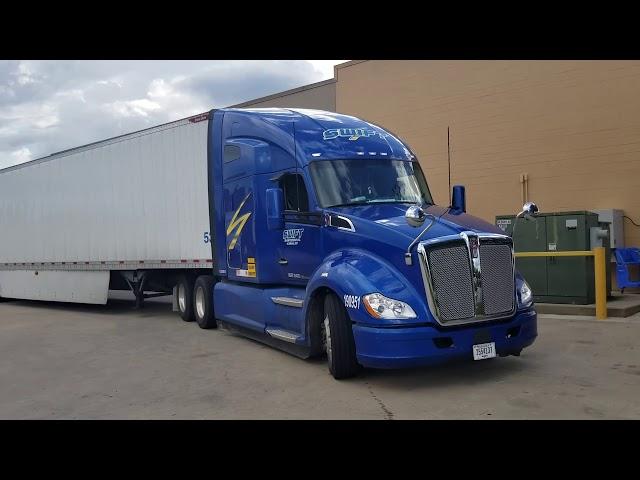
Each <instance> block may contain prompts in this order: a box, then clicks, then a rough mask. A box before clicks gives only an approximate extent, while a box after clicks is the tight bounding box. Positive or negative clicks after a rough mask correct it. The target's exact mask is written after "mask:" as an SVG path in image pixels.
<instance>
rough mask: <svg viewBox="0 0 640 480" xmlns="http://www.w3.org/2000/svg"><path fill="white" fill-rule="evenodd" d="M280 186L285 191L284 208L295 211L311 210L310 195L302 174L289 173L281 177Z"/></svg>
mask: <svg viewBox="0 0 640 480" xmlns="http://www.w3.org/2000/svg"><path fill="white" fill-rule="evenodd" d="M280 188H281V189H282V191H283V192H284V209H285V210H290V211H295V212H308V211H309V196H308V195H307V188H306V187H305V186H304V180H303V179H302V175H299V174H297V173H287V174H286V175H283V176H282V178H281V179H280Z"/></svg>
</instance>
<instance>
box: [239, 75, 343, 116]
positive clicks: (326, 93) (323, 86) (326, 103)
mask: <svg viewBox="0 0 640 480" xmlns="http://www.w3.org/2000/svg"><path fill="white" fill-rule="evenodd" d="M233 106H234V107H254V108H266V107H280V108H286V107H291V108H313V109H318V110H328V111H330V112H335V111H336V82H335V80H334V79H330V80H325V81H323V82H318V83H312V84H310V85H305V86H304V87H300V88H294V89H292V90H287V91H286V92H281V93H276V94H274V95H269V96H267V97H262V98H256V99H255V100H250V101H248V102H244V103H240V104H238V105H233Z"/></svg>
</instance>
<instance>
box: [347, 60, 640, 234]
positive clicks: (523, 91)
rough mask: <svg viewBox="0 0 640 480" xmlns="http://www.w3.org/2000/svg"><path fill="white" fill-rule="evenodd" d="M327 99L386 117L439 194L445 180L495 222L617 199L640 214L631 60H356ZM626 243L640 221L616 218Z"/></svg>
mask: <svg viewBox="0 0 640 480" xmlns="http://www.w3.org/2000/svg"><path fill="white" fill-rule="evenodd" d="M335 72H336V81H337V83H336V110H337V111H338V112H341V113H346V114H350V115H355V116H358V117H362V118H364V119H366V120H369V121H371V122H373V123H377V124H379V125H380V126H383V127H385V128H388V129H389V130H391V131H392V132H394V133H395V134H397V135H398V136H399V137H401V138H402V139H404V140H405V141H406V142H407V143H408V144H409V145H410V146H411V148H412V150H413V151H414V153H416V155H417V156H418V158H419V160H420V163H421V165H422V167H423V169H424V170H425V173H426V175H427V178H428V180H429V184H430V187H431V190H432V193H433V194H434V197H435V199H436V202H438V203H440V204H448V203H449V199H448V171H447V170H448V169H447V126H449V127H450V131H451V135H450V139H451V179H452V184H464V185H465V186H466V187H467V208H468V211H469V212H470V213H472V214H474V215H477V216H480V217H482V218H484V219H486V220H488V221H491V222H493V221H494V220H495V216H496V215H498V214H509V213H516V212H518V211H519V210H520V208H521V206H522V193H521V183H520V178H521V175H522V174H525V173H526V174H527V177H528V179H529V182H528V183H529V199H530V200H534V201H536V202H537V203H538V205H539V207H540V209H541V211H547V212H549V211H557V210H589V209H596V208H621V209H623V210H624V212H625V214H626V215H628V216H630V217H632V218H633V219H634V220H635V221H636V223H640V62H639V61H382V60H375V61H354V62H347V63H344V64H340V65H337V66H336V68H335ZM624 228H625V240H626V243H627V246H629V245H635V246H638V245H640V228H637V227H634V226H633V225H632V224H631V223H630V222H628V221H626V220H625V225H624Z"/></svg>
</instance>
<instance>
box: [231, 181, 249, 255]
mask: <svg viewBox="0 0 640 480" xmlns="http://www.w3.org/2000/svg"><path fill="white" fill-rule="evenodd" d="M250 196H251V192H249V193H248V194H247V196H246V197H244V200H242V202H241V203H240V206H239V207H238V209H237V210H236V212H235V213H234V214H233V218H231V221H230V222H229V226H228V227H227V237H228V236H229V235H231V233H232V232H233V231H234V230H235V231H236V233H235V235H234V236H233V238H232V239H231V241H230V242H229V250H233V249H234V247H235V246H236V243H238V238H239V237H240V233H242V229H243V228H244V225H245V224H246V223H247V220H249V217H250V216H251V212H248V213H245V214H244V215H241V216H240V217H238V215H239V214H240V210H242V207H244V204H245V203H246V201H247V200H248V199H249V197H250Z"/></svg>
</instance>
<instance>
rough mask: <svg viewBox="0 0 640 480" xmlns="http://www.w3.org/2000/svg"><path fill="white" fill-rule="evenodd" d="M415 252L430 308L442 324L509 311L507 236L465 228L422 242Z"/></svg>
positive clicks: (510, 272)
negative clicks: (479, 232)
mask: <svg viewBox="0 0 640 480" xmlns="http://www.w3.org/2000/svg"><path fill="white" fill-rule="evenodd" d="M476 238H477V240H478V241H476ZM418 253H419V257H420V267H421V268H422V274H423V279H424V281H425V289H426V293H427V297H428V300H429V308H430V309H431V312H432V313H433V315H434V316H435V317H436V319H437V320H438V321H439V322H440V323H441V324H443V325H445V324H446V325H455V324H460V323H469V322H478V321H483V320H490V319H496V318H504V317H507V316H509V315H511V314H513V313H514V311H515V279H514V270H513V253H512V244H511V239H510V238H509V237H507V236H505V235H495V234H484V235H483V234H480V235H478V234H476V233H474V232H464V233H462V234H460V235H451V236H448V237H442V238H440V239H435V240H431V241H426V242H423V243H421V244H420V245H419V246H418Z"/></svg>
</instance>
